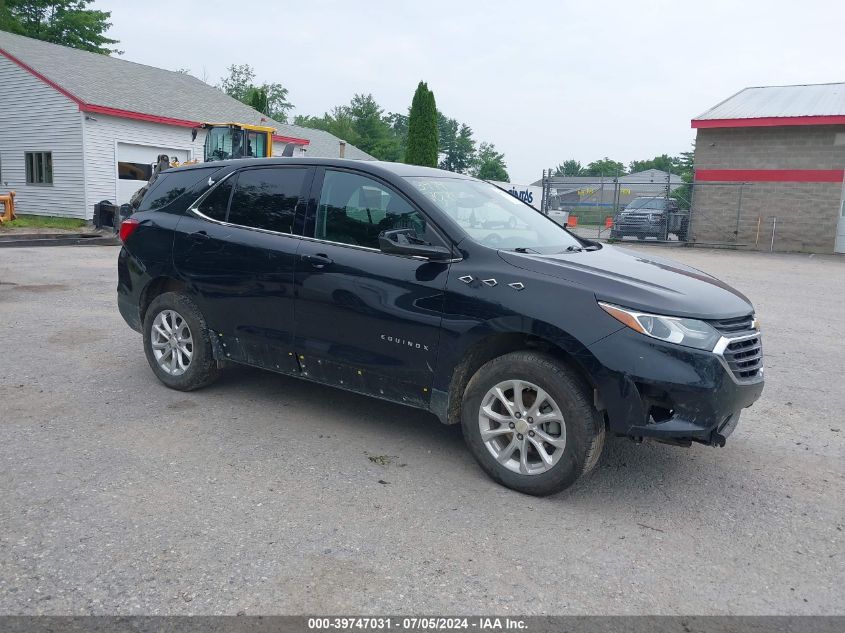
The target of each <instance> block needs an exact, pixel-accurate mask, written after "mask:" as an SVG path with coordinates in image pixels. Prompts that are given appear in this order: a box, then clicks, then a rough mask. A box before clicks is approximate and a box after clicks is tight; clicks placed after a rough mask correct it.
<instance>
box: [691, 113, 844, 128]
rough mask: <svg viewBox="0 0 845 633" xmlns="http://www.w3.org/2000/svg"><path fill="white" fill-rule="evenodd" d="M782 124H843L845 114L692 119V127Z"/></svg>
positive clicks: (770, 125) (772, 125)
mask: <svg viewBox="0 0 845 633" xmlns="http://www.w3.org/2000/svg"><path fill="white" fill-rule="evenodd" d="M782 125H787V126H791V125H845V115H842V114H831V115H825V116H769V117H760V118H756V119H693V120H692V127H694V128H713V127H778V126H782Z"/></svg>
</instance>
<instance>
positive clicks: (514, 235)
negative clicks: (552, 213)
mask: <svg viewBox="0 0 845 633" xmlns="http://www.w3.org/2000/svg"><path fill="white" fill-rule="evenodd" d="M406 180H407V181H408V182H409V183H410V184H411V185H413V186H414V187H415V188H416V189H417V190H418V191H419V192H420V193H422V194H423V195H424V196H425V197H426V198H428V199H429V200H431V201H432V202H433V203H434V204H436V205H437V207H438V208H439V209H440V210H441V211H443V212H444V213H446V214H447V215H448V216H449V217H450V218H452V220H454V221H455V222H456V223H457V224H458V225H459V226H460V227H461V228H462V229H463V230H464V232H465V233H466V234H467V235H468V236H469V237H470V239H472V240H474V241H476V242H478V243H480V244H484V245H485V246H491V247H493V248H501V249H506V250H508V249H520V250H521V249H526V250H530V251H535V252H538V253H544V254H549V253H560V252H562V251H565V250H567V248H569V247H572V248H571V249H570V250H574V249H580V248H581V247H582V246H583V245H582V244H581V242H579V241H578V240H577V239H575V237H573V236H572V235H570V234H569V233H567V232H566V231H565V230H564V229H563V228H562V227H561V226H559V225H558V224H556V223H555V222H554V221H552V220H550V219H549V218H547V217H546V216H544V215H543V214H542V213H540V212H538V211H536V210H535V209H534V208H533V207H530V206H528V205H527V204H525V203H524V202H520V201H519V200H518V199H517V198H515V197H514V196H512V195H511V194H509V193H507V192H506V191H503V190H502V189H499V188H498V187H495V186H493V185H491V184H489V183H486V182H482V181H479V180H466V179H463V178H430V177H427V176H414V177H408V178H406Z"/></svg>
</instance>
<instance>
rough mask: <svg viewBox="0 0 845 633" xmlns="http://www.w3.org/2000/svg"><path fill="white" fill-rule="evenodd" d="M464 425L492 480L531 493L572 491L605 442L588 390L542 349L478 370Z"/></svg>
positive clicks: (469, 389)
mask: <svg viewBox="0 0 845 633" xmlns="http://www.w3.org/2000/svg"><path fill="white" fill-rule="evenodd" d="M461 426H462V428H463V433H464V438H465V440H466V443H467V445H468V446H469V448H470V451H471V452H472V454H473V456H474V457H475V459H476V460H477V461H478V463H479V464H480V465H481V467H482V468H483V469H484V471H485V472H487V474H488V475H490V477H492V478H493V479H494V480H495V481H497V482H499V483H500V484H503V485H505V486H507V487H508V488H512V489H514V490H518V491H519V492H524V493H526V494H531V495H539V496H542V495H549V494H553V493H555V492H559V491H561V490H564V489H565V488H568V487H569V486H571V485H572V484H573V483H575V481H576V480H577V479H578V478H579V477H580V476H581V475H583V474H584V473H586V472H589V471H590V470H591V469H592V468H593V467H594V466H595V464H596V462H597V461H598V458H599V455H600V454H601V450H602V446H603V444H604V421H603V420H602V418H601V416H600V415H599V413H598V412H597V411H596V410H595V408H594V407H593V405H592V403H591V401H590V398H589V389H588V388H587V387H586V386H585V385H584V384H583V383H582V381H581V380H580V378H579V377H578V376H577V375H576V374H575V373H574V372H573V371H572V370H571V369H569V368H568V367H566V366H565V365H563V364H561V363H559V362H558V361H557V360H556V359H554V358H553V357H551V356H548V355H546V354H541V353H537V352H513V353H510V354H506V355H504V356H501V357H499V358H496V359H494V360H491V361H490V362H488V363H487V364H486V365H484V366H483V367H481V369H479V370H478V372H477V373H476V374H475V376H473V377H472V379H471V380H470V382H469V385H467V389H466V392H465V393H464V399H463V408H462V412H461Z"/></svg>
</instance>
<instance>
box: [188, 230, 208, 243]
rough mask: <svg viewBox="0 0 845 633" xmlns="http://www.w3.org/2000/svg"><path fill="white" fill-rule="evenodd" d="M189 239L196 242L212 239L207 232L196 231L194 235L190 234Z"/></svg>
mask: <svg viewBox="0 0 845 633" xmlns="http://www.w3.org/2000/svg"><path fill="white" fill-rule="evenodd" d="M188 237H190V238H191V239H192V240H196V241H204V240H210V239H211V238H210V237H209V236H208V233H206V232H205V231H196V232H194V233H189V234H188Z"/></svg>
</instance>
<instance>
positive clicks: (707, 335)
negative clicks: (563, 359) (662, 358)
mask: <svg viewBox="0 0 845 633" xmlns="http://www.w3.org/2000/svg"><path fill="white" fill-rule="evenodd" d="M599 306H601V309H602V310H604V311H605V312H607V313H608V314H609V315H610V316H612V317H613V318H614V319H616V320H617V321H619V322H620V323H622V324H623V325H627V326H628V327H629V328H631V329H632V330H636V331H637V332H639V333H640V334H645V335H646V336H650V337H652V338H656V339H660V340H661V341H666V342H667V343H675V344H677V345H684V346H686V347H694V348H696V349H703V350H707V351H708V352H712V351H713V348H715V347H716V343H717V342H718V341H719V339H720V338H722V336H721V334H719V333H718V332H717V331H716V330H715V328H713V326H711V325H709V324H707V323H705V322H704V321H699V320H698V319H681V318H678V317H669V316H661V315H659V314H648V313H645V312H637V311H635V310H628V309H626V308H620V307H619V306H615V305H611V304H609V303H604V302H602V301H599Z"/></svg>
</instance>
